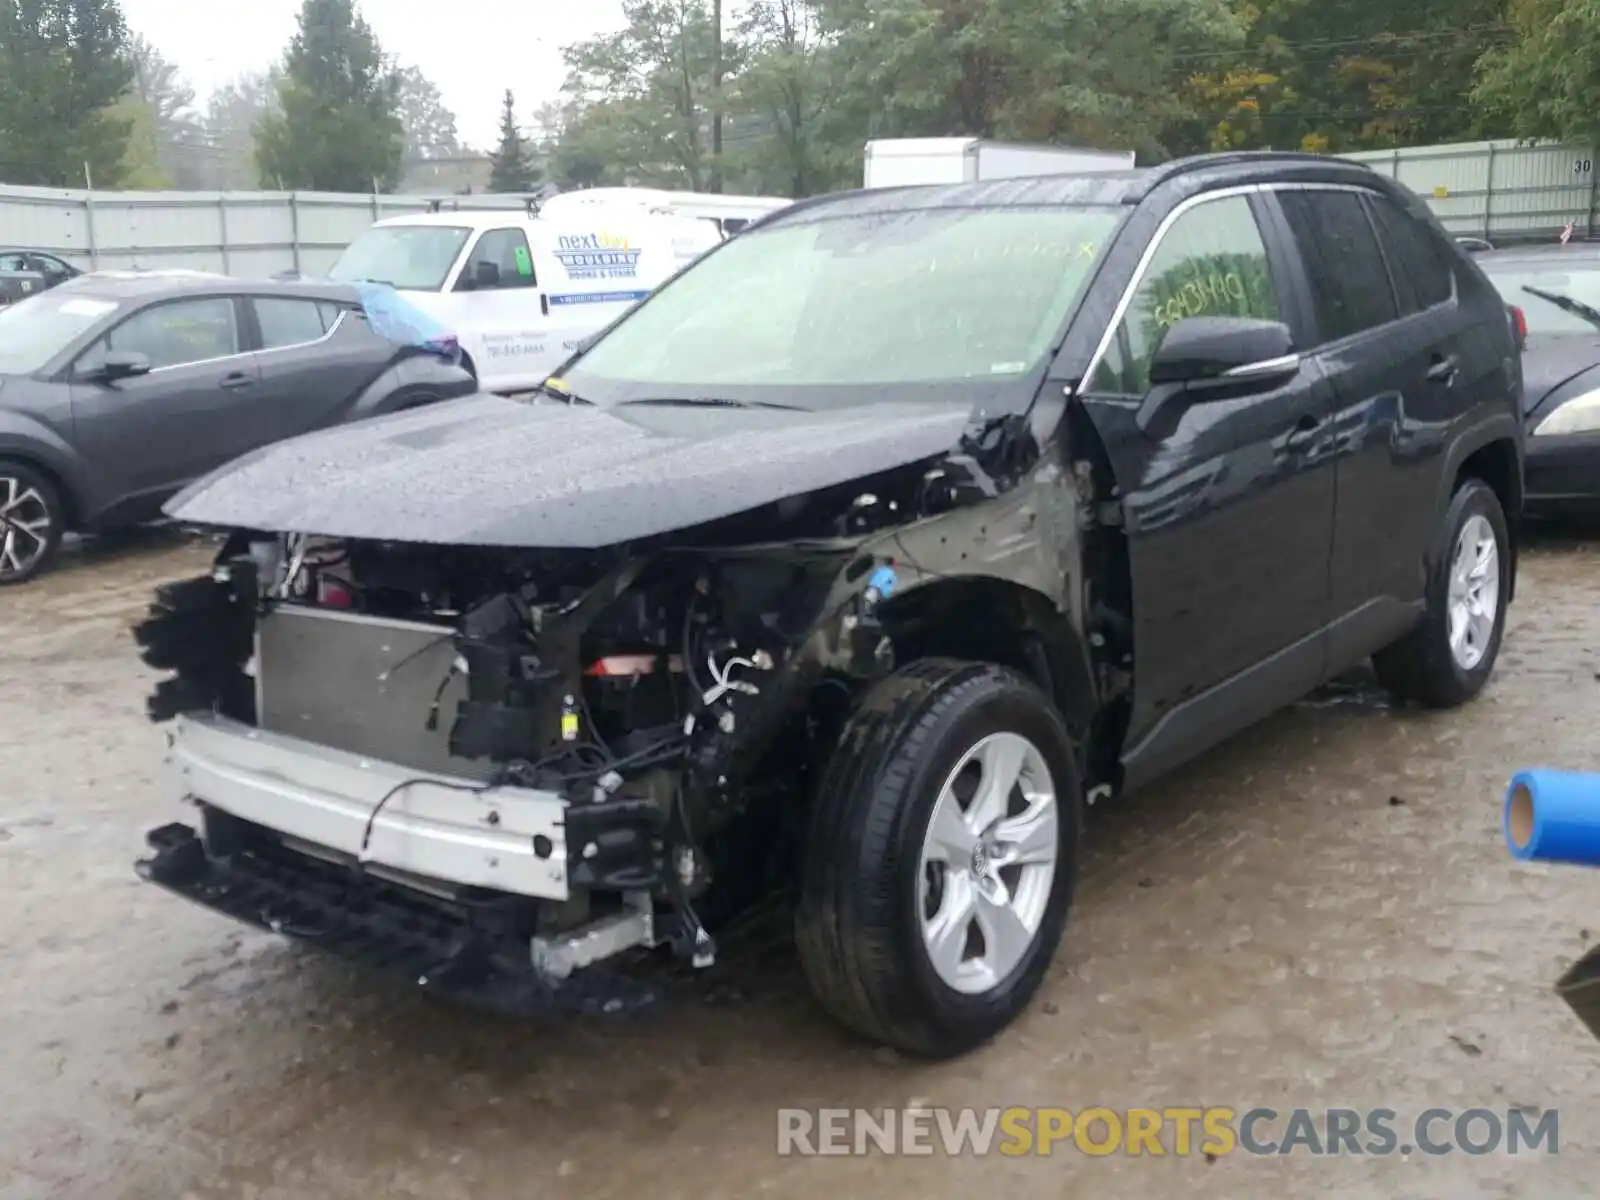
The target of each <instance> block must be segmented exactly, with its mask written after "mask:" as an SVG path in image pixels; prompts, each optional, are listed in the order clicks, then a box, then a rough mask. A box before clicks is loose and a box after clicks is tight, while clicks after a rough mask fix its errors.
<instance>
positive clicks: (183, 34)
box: [122, 0, 622, 149]
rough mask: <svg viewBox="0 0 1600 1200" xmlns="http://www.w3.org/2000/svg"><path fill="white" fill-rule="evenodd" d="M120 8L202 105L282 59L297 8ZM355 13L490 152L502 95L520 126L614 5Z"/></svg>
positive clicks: (456, 1) (176, 4) (479, 1)
mask: <svg viewBox="0 0 1600 1200" xmlns="http://www.w3.org/2000/svg"><path fill="white" fill-rule="evenodd" d="M122 10H123V12H124V13H125V14H126V15H127V18H128V24H129V25H130V26H131V27H132V28H133V30H134V32H136V33H141V34H143V35H144V36H145V37H147V38H148V39H150V41H151V42H153V43H154V44H155V47H156V49H158V50H160V51H161V53H162V55H163V56H164V57H165V58H167V59H168V60H169V61H171V62H174V63H176V64H177V66H178V69H179V70H181V71H182V72H183V74H184V76H185V77H186V78H187V79H188V81H189V82H190V84H192V85H193V86H194V88H195V91H196V93H197V94H198V96H199V99H200V102H201V103H202V104H203V103H204V102H205V97H206V96H207V95H209V94H210V92H211V90H212V89H213V88H215V87H217V86H218V85H219V84H223V83H227V82H228V81H230V80H232V79H234V78H235V77H236V76H238V75H241V74H243V73H244V72H246V71H260V70H264V69H265V68H266V67H267V66H268V65H269V64H270V63H271V62H272V61H273V60H274V59H276V58H277V57H278V56H279V55H281V54H282V53H283V48H284V46H285V45H286V44H287V43H288V41H289V38H290V37H291V36H292V35H293V33H294V28H295V16H296V14H297V13H298V12H299V11H300V0H234V2H233V3H229V4H203V3H202V2H201V0H122ZM361 10H362V13H363V15H364V16H365V17H366V19H367V22H368V23H369V24H370V25H371V26H372V28H373V31H374V32H375V33H376V34H377V35H378V40H379V41H381V42H382V43H383V48H384V49H385V50H386V51H388V52H389V53H391V54H394V55H396V56H398V57H399V58H400V60H401V61H402V62H404V63H406V64H408V65H415V66H418V67H421V68H422V72H423V74H425V75H427V76H428V78H429V79H431V80H433V82H434V83H435V84H436V85H438V88H439V90H440V91H441V92H443V93H444V100H445V103H446V104H447V105H448V106H449V107H450V109H451V110H452V111H453V112H454V113H455V114H456V121H457V125H458V128H459V129H460V131H461V137H462V139H463V140H464V141H466V142H467V143H468V144H470V145H473V146H475V147H477V148H479V149H488V148H490V147H492V146H493V145H494V142H495V140H496V134H495V131H496V129H497V127H498V125H499V114H500V103H501V98H502V96H503V95H504V93H505V89H506V88H508V87H509V88H510V89H511V90H512V91H514V92H515V93H516V95H517V110H518V116H519V117H520V118H521V119H522V120H523V121H524V122H526V121H527V120H528V119H529V118H530V117H531V115H532V113H533V110H534V109H535V108H536V107H537V106H538V105H540V104H542V103H544V102H545V101H547V100H551V99H554V98H555V95H556V93H557V92H558V91H559V90H560V88H561V81H562V78H563V76H564V74H565V72H564V69H563V67H562V63H561V47H562V46H564V45H567V44H569V43H571V42H575V41H581V40H582V39H584V38H586V37H591V36H593V35H594V34H596V33H600V32H604V31H608V30H611V29H615V28H618V27H619V26H620V25H621V21H622V18H621V4H620V0H362V4H361Z"/></svg>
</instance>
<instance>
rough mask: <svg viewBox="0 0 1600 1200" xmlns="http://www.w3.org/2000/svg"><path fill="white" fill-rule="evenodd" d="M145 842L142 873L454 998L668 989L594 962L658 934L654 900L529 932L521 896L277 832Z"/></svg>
mask: <svg viewBox="0 0 1600 1200" xmlns="http://www.w3.org/2000/svg"><path fill="white" fill-rule="evenodd" d="M208 816H209V817H215V816H216V814H208ZM219 819H220V820H222V821H224V822H226V821H229V820H230V818H228V817H227V816H226V814H222V815H221V817H220V818H219ZM147 841H148V842H149V845H150V847H151V850H152V852H153V853H152V854H151V855H150V857H148V858H145V859H141V860H140V861H139V863H138V872H139V875H140V877H141V878H143V879H145V880H146V881H148V882H150V883H154V884H156V885H157V886H159V887H162V888H164V889H166V890H167V891H169V892H172V893H174V894H176V895H179V896H182V897H184V898H185V899H187V900H191V901H193V902H195V903H196V904H200V905H203V906H204V907H206V908H209V909H212V910H213V911H215V912H218V913H222V914H223V915H225V916H229V917H232V918H234V919H235V920H237V921H241V922H243V923H244V924H246V925H250V926H253V927H255V928H257V929H261V930H266V931H269V932H273V933H278V934H282V935H284V936H287V937H289V938H291V939H294V940H296V941H300V942H305V943H308V944H310V945H314V946H316V947H318V948H320V949H322V950H325V951H328V952H329V953H330V954H333V955H335V956H336V957H338V958H341V959H344V960H347V961H350V962H353V963H356V964H358V965H360V966H362V967H364V968H367V969H371V970H374V971H376V972H379V973H382V974H386V975H389V976H391V977H393V978H395V979H397V980H404V981H409V982H410V983H411V984H413V985H414V986H417V987H420V988H423V989H425V990H426V991H428V992H431V993H434V994H437V995H440V996H443V997H446V998H448V999H450V1000H452V1001H454V1002H458V1003H463V1004H466V1005H470V1006H472V1007H476V1008H483V1009H488V1010H491V1011H495V1012H500V1013H506V1014H510V1015H516V1016H525V1017H526V1016H543V1015H559V1014H567V1013H597V1014H606V1015H616V1014H620V1013H629V1012H637V1011H639V1010H641V1009H644V1008H648V1007H650V1006H652V1005H654V1004H655V1003H657V1002H658V1001H659V1000H660V999H661V992H660V989H659V988H658V987H657V986H655V985H654V984H653V983H651V982H650V981H648V980H647V979H640V978H637V977H634V976H631V975H626V974H622V973H620V972H618V971H616V970H612V969H607V968H604V967H600V966H596V965H594V964H595V963H597V962H598V961H600V960H601V959H603V958H608V957H613V956H615V955H619V954H623V953H625V952H627V951H628V950H630V949H633V948H636V947H639V948H642V947H644V946H647V945H649V944H650V940H651V939H650V935H651V926H650V918H649V913H648V909H645V910H643V911H640V910H633V911H630V912H627V913H622V914H615V915H613V916H612V917H609V918H605V919H604V920H602V921H600V922H596V923H595V924H594V925H592V926H589V927H586V928H585V929H583V930H579V931H575V932H574V933H573V934H571V935H569V936H566V937H562V938H557V939H531V940H530V939H529V938H528V937H527V936H526V931H525V928H524V925H523V922H522V921H521V919H520V917H521V915H522V913H521V912H519V910H525V909H526V906H527V902H526V901H524V900H521V899H519V898H515V897H501V898H499V899H497V900H496V899H490V900H485V901H483V902H480V903H477V904H470V903H460V902H451V901H446V900H442V899H440V898H437V897H433V896H429V895H427V894H426V893H424V892H422V891H419V890H417V889H414V888H410V887H406V886H404V885H401V884H397V883H393V882H391V881H389V880H386V879H383V878H378V877H373V876H370V875H353V874H352V872H351V871H350V870H349V869H348V868H346V867H343V866H340V865H339V864H336V863H331V862H326V861H323V860H320V859H316V858H312V857H309V856H306V855H303V854H300V853H297V852H294V851H291V850H287V849H284V848H282V847H281V846H273V845H272V844H271V843H270V842H263V843H262V844H259V845H257V846H255V847H253V848H251V849H247V850H243V851H240V852H236V853H232V854H228V855H213V854H209V853H208V852H207V850H206V845H205V842H204V841H203V840H202V838H201V836H200V835H199V834H198V833H197V832H196V831H195V830H194V829H192V828H190V827H189V826H187V825H178V824H175V825H167V826H164V827H162V828H160V829H156V830H153V831H152V832H151V833H150V834H149V835H148V837H147Z"/></svg>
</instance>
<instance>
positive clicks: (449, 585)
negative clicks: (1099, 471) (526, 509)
mask: <svg viewBox="0 0 1600 1200" xmlns="http://www.w3.org/2000/svg"><path fill="white" fill-rule="evenodd" d="M1008 454H1009V457H1007V458H1006V459H1005V461H1006V462H1008V463H1012V464H1013V465H1014V469H1015V474H1014V475H1012V476H1010V477H1005V476H1000V475H998V474H995V473H991V471H989V470H988V469H986V468H985V467H984V466H983V465H981V463H980V462H979V460H978V459H977V458H974V457H970V456H965V455H948V456H944V457H943V458H941V459H940V460H938V461H937V462H933V463H917V464H912V465H910V466H908V467H903V468H899V469H896V470H892V471H889V472H886V473H884V474H882V475H880V476H878V477H875V478H873V479H871V480H867V481H856V482H855V483H853V484H851V485H849V486H847V487H844V488H839V489H833V490H827V491H823V492H820V493H813V494H811V495H809V496H805V497H799V498H792V499H786V500H784V501H781V502H779V503H777V504H774V505H772V506H769V507H768V508H766V509H763V510H761V511H758V512H754V513H747V514H743V515H740V516H738V517H736V518H733V519H732V520H729V521H724V522H720V523H713V524H711V525H708V526H704V527H700V528H697V529H695V530H690V531H679V532H677V533H674V534H669V535H665V536H663V537H661V538H656V539H651V540H646V541H636V542H630V543H625V544H622V545H620V546H616V547H612V548H609V549H605V550H588V549H563V550H539V549H519V548H514V547H508V548H470V547H452V546H440V545H425V544H417V543H406V542H396V541H378V540H369V539H349V538H331V537H309V536H302V535H283V534H265V533H261V534H257V533H247V532H239V533H236V534H234V535H233V536H232V538H231V540H230V542H229V543H228V545H227V547H226V548H225V549H224V550H223V552H222V553H221V555H220V556H219V559H218V562H217V565H216V569H215V570H214V572H213V573H212V574H211V575H209V576H206V577H202V578H198V579H194V580H189V581H185V582H182V583H178V584H174V585H170V586H169V587H167V588H164V589H162V591H161V592H160V593H159V595H158V597H157V600H156V603H155V604H154V605H153V606H152V609H151V612H150V615H149V617H148V619H147V620H146V621H144V622H143V623H142V624H141V625H140V626H139V627H138V629H137V630H136V637H137V640H138V642H139V644H140V646H141V649H142V653H143V656H144V658H145V661H146V662H147V663H148V664H149V665H151V666H153V667H155V668H157V669H158V670H161V671H163V672H165V673H167V678H165V679H164V680H163V681H162V682H161V683H160V684H159V685H158V687H157V689H156V691H155V693H154V694H153V695H152V697H151V700H150V716H151V718H152V719H153V720H155V721H158V722H161V723H164V724H168V725H169V733H168V738H169V758H170V762H171V767H172V770H173V772H174V777H175V779H176V780H177V782H178V785H179V787H180V789H181V791H182V794H183V796H184V797H185V798H186V799H187V800H188V801H189V802H191V803H192V804H193V805H194V807H195V809H196V810H197V813H198V817H197V819H196V821H195V822H194V823H193V824H192V825H179V826H167V827H164V828H162V829H160V830H157V831H155V832H154V833H153V834H152V835H151V843H152V848H153V853H152V855H151V856H150V857H149V858H147V859H146V860H144V861H143V862H142V863H141V866H140V870H141V873H142V874H143V875H144V876H145V877H146V878H147V879H149V880H150V881H152V882H155V883H158V884H161V885H162V886H165V887H168V888H170V889H172V890H174V891H177V892H179V893H180V894H182V895H185V896H187V897H188V898H190V899H193V900H195V901H197V902H200V903H202V904H205V905H207V906H209V907H211V908H214V909H216V910H218V911H221V912H224V913H227V914H228V915H230V916H233V917H235V918H237V919H241V920H245V921H247V922H250V923H252V924H255V925H257V926H260V927H262V928H267V929H274V930H277V931H279V932H282V933H285V934H288V935H290V936H295V937H301V938H305V939H307V940H310V941H313V942H316V943H318V944H322V945H324V946H327V947H328V948H330V949H333V950H336V951H339V952H341V953H346V954H349V955H352V956H355V957H359V958H364V959H368V960H372V961H376V962H379V963H381V964H387V965H390V966H394V967H397V968H401V969H403V971H404V972H405V973H406V974H408V975H410V976H411V977H412V978H413V979H415V980H416V981H418V982H421V983H424V984H425V985H426V986H429V987H431V988H434V989H435V990H441V991H449V992H452V993H453V994H456V995H458V996H463V997H465V998H468V999H477V1000H480V1001H484V1002H488V1003H492V1004H494V1005H495V1006H497V1007H511V1008H515V1009H518V1010H521V1011H528V1010H530V1009H535V1008H544V1007H549V1006H552V1005H554V1006H558V1007H562V1006H566V1005H568V1004H570V1003H574V1002H576V1003H579V1004H582V1005H584V1006H587V1007H595V1006H598V1007H599V1008H601V1009H602V1010H616V1009H626V1008H631V1007H633V1006H635V1005H636V1004H639V1003H644V1002H647V1001H648V1000H649V999H651V998H653V995H654V992H653V989H651V988H650V987H649V986H648V985H646V984H643V983H640V982H639V981H638V979H637V978H635V977H634V976H633V974H632V973H631V972H625V973H620V974H617V975H615V976H611V977H607V976H606V975H604V974H603V973H602V972H603V968H604V967H605V965H606V964H610V965H611V966H623V967H627V966H629V965H630V964H631V960H632V959H634V958H640V957H644V956H645V954H646V952H648V951H652V950H655V949H658V948H664V949H665V948H669V949H670V950H671V951H672V952H673V953H674V954H675V955H676V956H677V957H678V958H679V959H680V960H682V961H684V962H686V963H689V964H692V965H693V966H696V967H705V966H709V965H710V964H711V963H712V962H713V961H714V960H715V957H716V953H717V944H716V941H715V939H714V938H713V936H712V931H713V930H718V929H720V928H721V927H723V926H724V925H725V924H726V923H727V921H728V920H729V919H731V918H733V917H735V916H737V915H739V914H741V913H743V912H746V911H748V910H749V908H750V906H751V905H752V903H753V902H755V901H756V900H758V899H759V898H760V897H762V896H764V895H767V894H770V893H771V892H772V891H773V889H774V888H775V887H777V886H779V885H781V884H782V883H783V882H784V881H785V880H787V879H789V878H791V877H792V864H793V856H794V853H795V846H796V844H797V842H798V840H799V839H798V831H797V829H796V824H797V822H798V821H800V820H801V819H803V813H804V811H805V802H806V797H807V796H808V795H809V792H810V790H811V787H812V780H813V779H814V777H815V775H816V773H817V772H818V771H819V770H820V769H821V768H822V766H823V765H824V764H825V761H826V756H827V754H828V753H829V751H830V750H831V747H832V746H833V744H834V743H835V741H836V740H837V737H838V733H839V730H840V729H841V728H842V726H843V723H844V720H845V718H846V716H847V715H848V713H849V711H850V709H851V706H852V705H853V703H854V702H855V699H856V697H857V696H858V695H859V694H860V691H861V689H862V688H863V687H864V686H865V685H867V684H869V683H871V682H874V681H876V680H878V679H880V678H882V677H884V676H885V675H887V674H889V673H890V672H892V671H893V670H894V669H895V667H896V665H897V648H896V645H895V640H894V637H893V636H891V631H890V629H889V628H888V627H887V626H886V624H885V621H884V620H883V614H884V613H885V612H886V611H888V610H890V609H892V608H894V606H895V605H896V604H898V603H899V602H900V601H901V600H902V599H903V598H904V597H905V596H906V595H908V594H913V593H916V592H917V591H918V589H919V588H922V587H924V586H926V585H929V584H931V583H939V584H947V583H948V582H949V581H952V580H958V579H960V578H962V577H971V578H973V579H994V578H997V577H999V578H1005V579H1009V580H1011V581H1014V582H1015V583H1017V584H1018V585H1020V586H1022V587H1025V588H1027V589H1028V590H1031V591H1033V592H1037V593H1039V594H1041V595H1049V594H1051V592H1052V589H1053V591H1054V594H1055V595H1056V596H1058V597H1059V598H1060V602H1061V605H1062V606H1063V608H1064V609H1066V608H1070V607H1071V602H1070V600H1069V596H1070V593H1071V585H1070V580H1071V568H1070V566H1069V564H1068V560H1069V557H1070V553H1071V551H1072V547H1073V538H1074V537H1075V536H1076V525H1075V523H1074V522H1073V520H1072V516H1071V514H1072V511H1073V510H1072V503H1073V501H1072V496H1073V494H1074V493H1073V484H1072V480H1071V479H1070V477H1068V476H1066V475H1065V474H1064V473H1063V472H1061V471H1060V470H1058V469H1057V468H1055V467H1054V466H1052V465H1050V464H1046V463H1042V462H1041V461H1040V460H1039V458H1038V456H1037V453H1036V452H1035V453H1032V454H1023V455H1020V456H1019V455H1015V454H1010V452H1009V451H1008ZM952 546H953V547H956V549H953V550H952V549H948V547H952ZM908 611H918V612H920V613H921V614H922V616H923V617H926V616H927V615H928V612H929V608H928V606H924V608H923V609H920V610H919V609H916V608H915V606H912V607H911V608H910V609H908ZM601 980H607V982H604V983H601V982H598V981H601Z"/></svg>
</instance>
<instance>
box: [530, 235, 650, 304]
mask: <svg viewBox="0 0 1600 1200" xmlns="http://www.w3.org/2000/svg"><path fill="white" fill-rule="evenodd" d="M641 253H642V251H641V249H640V247H638V246H635V245H633V243H632V242H631V241H629V239H628V238H626V237H620V236H618V235H616V234H608V233H581V234H562V235H561V236H560V237H558V238H557V239H556V246H555V256H556V258H557V259H558V260H559V261H560V263H561V267H562V269H563V270H564V271H566V273H567V278H568V279H570V280H572V281H573V282H574V283H596V282H603V281H606V280H637V279H638V277H639V255H640V254H641ZM649 294H650V290H649V289H648V288H644V289H616V290H608V291H592V292H591V291H582V292H565V293H559V294H552V295H551V296H550V303H551V305H552V306H557V305H572V304H632V303H634V302H636V301H639V300H643V299H644V298H645V297H646V296H648V295H649Z"/></svg>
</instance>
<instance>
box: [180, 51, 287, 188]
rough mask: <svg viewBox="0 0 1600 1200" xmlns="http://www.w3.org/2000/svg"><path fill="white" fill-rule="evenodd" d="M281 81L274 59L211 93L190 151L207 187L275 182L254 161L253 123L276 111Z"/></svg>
mask: <svg viewBox="0 0 1600 1200" xmlns="http://www.w3.org/2000/svg"><path fill="white" fill-rule="evenodd" d="M282 86H283V67H282V66H281V65H276V64H275V65H274V66H272V67H271V68H269V69H268V70H267V71H265V72H261V73H255V74H246V75H241V76H239V77H238V78H237V79H235V80H233V81H232V82H231V83H225V84H223V85H222V86H221V87H219V88H217V89H216V91H214V92H212V93H211V97H210V99H209V100H208V101H207V102H206V111H205V116H204V117H203V118H202V119H201V122H200V129H201V134H200V146H199V148H198V151H197V153H196V155H195V161H196V163H197V165H198V166H199V167H200V169H201V170H202V171H203V174H204V177H205V179H206V184H205V186H206V187H207V188H217V189H221V190H233V189H249V188H254V187H262V186H265V187H269V188H270V187H276V186H277V183H276V181H275V180H272V179H263V178H262V176H261V169H260V167H259V166H258V165H257V163H256V129H257V128H258V127H259V126H260V125H261V124H262V123H263V122H264V121H266V119H267V118H268V117H269V116H271V115H272V114H273V113H276V112H279V111H281V108H280V105H279V104H278V92H279V90H280V89H281V88H282Z"/></svg>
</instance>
